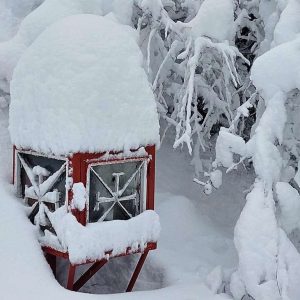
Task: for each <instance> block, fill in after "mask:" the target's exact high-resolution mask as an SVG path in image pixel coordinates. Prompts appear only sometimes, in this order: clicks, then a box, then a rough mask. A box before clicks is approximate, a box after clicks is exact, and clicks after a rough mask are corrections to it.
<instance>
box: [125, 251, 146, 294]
mask: <svg viewBox="0 0 300 300" xmlns="http://www.w3.org/2000/svg"><path fill="white" fill-rule="evenodd" d="M148 253H149V250H147V251H145V252H144V253H143V254H142V255H141V257H140V259H139V261H138V263H137V265H136V267H135V270H134V272H133V274H132V276H131V279H130V282H129V284H128V287H127V289H126V292H131V291H132V289H133V287H134V285H135V282H136V280H137V278H138V276H139V274H140V272H141V270H142V267H143V265H144V262H145V260H146V258H147V255H148Z"/></svg>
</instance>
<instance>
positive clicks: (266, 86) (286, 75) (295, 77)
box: [251, 37, 300, 99]
mask: <svg viewBox="0 0 300 300" xmlns="http://www.w3.org/2000/svg"><path fill="white" fill-rule="evenodd" d="M251 79H252V80H253V82H254V84H255V86H256V87H257V88H258V89H259V90H260V91H262V93H263V96H264V97H265V98H266V99H270V98H272V96H273V95H275V94H276V93H277V92H279V91H280V92H285V93H288V92H289V91H291V90H293V89H295V88H298V89H300V37H298V38H297V39H295V40H293V41H291V42H288V43H284V44H281V45H279V46H277V47H275V48H273V49H271V50H270V51H268V52H266V53H265V54H264V55H262V56H260V57H259V58H257V59H256V60H255V62H254V64H253V67H252V71H251Z"/></svg>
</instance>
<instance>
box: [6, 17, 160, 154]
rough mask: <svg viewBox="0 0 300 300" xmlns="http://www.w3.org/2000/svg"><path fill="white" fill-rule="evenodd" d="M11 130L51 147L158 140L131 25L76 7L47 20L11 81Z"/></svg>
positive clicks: (22, 143)
mask: <svg viewBox="0 0 300 300" xmlns="http://www.w3.org/2000/svg"><path fill="white" fill-rule="evenodd" d="M11 97H12V101H11V107H10V134H11V138H12V142H13V143H14V144H15V145H16V146H17V147H21V148H31V149H32V150H35V151H40V152H43V153H54V154H68V153H70V152H98V151H106V150H128V149H130V148H137V147H139V146H141V145H147V144H156V143H158V136H159V135H158V134H159V133H158V132H159V125H158V116H157V111H156V104H155V100H154V96H153V93H152V91H151V88H150V85H149V83H148V80H147V76H146V74H145V72H144V69H143V68H142V55H141V52H140V49H139V47H138V45H137V42H136V36H135V32H134V30H132V29H131V28H130V27H129V26H124V25H120V24H117V23H116V22H114V21H111V20H109V19H107V18H104V17H99V16H94V15H75V16H70V17H67V18H64V19H62V20H60V21H58V22H57V23H55V24H53V25H51V26H50V27H48V28H47V29H46V30H45V31H44V32H43V33H42V34H41V35H40V36H39V37H38V38H37V40H36V41H35V42H34V43H33V44H32V45H31V46H30V47H29V48H28V49H27V51H26V52H25V54H24V55H23V56H22V57H21V59H20V61H19V63H18V65H17V67H16V69H15V71H14V74H13V78H12V82H11Z"/></svg>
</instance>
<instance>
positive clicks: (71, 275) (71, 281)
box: [67, 264, 76, 291]
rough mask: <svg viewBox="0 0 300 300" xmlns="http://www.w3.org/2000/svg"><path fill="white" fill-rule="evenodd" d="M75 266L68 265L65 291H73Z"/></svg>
mask: <svg viewBox="0 0 300 300" xmlns="http://www.w3.org/2000/svg"><path fill="white" fill-rule="evenodd" d="M75 271H76V266H73V265H72V264H69V272H68V281H67V289H68V290H70V291H73V285H74V279H75Z"/></svg>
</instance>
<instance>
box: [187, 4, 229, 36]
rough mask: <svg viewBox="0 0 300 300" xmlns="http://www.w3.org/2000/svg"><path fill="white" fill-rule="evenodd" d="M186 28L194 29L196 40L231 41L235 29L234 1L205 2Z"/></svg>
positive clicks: (193, 33)
mask: <svg viewBox="0 0 300 300" xmlns="http://www.w3.org/2000/svg"><path fill="white" fill-rule="evenodd" d="M212 20H214V21H213V22H212ZM185 26H186V27H191V28H192V35H193V36H194V38H197V37H200V36H207V37H210V38H213V39H216V40H218V41H225V40H228V41H231V40H232V36H233V28H234V7H233V1H232V0H222V1H219V0H205V1H204V2H203V3H202V5H201V6H200V9H199V11H198V13H197V15H196V16H195V18H194V19H192V20H191V21H190V22H189V23H187V24H185Z"/></svg>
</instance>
